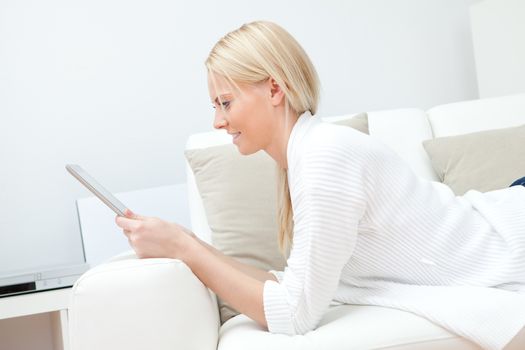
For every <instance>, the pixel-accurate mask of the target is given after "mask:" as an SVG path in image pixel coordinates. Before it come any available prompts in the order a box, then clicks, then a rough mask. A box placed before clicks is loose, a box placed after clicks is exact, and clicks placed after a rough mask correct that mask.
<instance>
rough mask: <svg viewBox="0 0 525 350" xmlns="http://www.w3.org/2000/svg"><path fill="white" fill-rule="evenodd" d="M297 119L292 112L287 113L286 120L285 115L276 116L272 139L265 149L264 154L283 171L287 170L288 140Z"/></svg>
mask: <svg viewBox="0 0 525 350" xmlns="http://www.w3.org/2000/svg"><path fill="white" fill-rule="evenodd" d="M298 119H299V115H298V114H297V113H296V112H294V111H293V110H290V111H289V112H288V118H286V114H285V113H283V114H281V115H280V116H276V118H275V133H274V134H273V139H272V141H271V142H270V144H269V145H268V146H267V147H266V148H265V152H266V153H268V155H269V156H270V157H272V158H273V159H274V160H275V161H276V162H277V164H278V165H279V167H281V168H282V169H285V170H287V169H288V155H287V150H288V140H289V139H290V134H291V133H292V129H293V127H294V125H295V123H297V120H298Z"/></svg>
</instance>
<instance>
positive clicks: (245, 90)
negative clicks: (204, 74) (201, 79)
mask: <svg viewBox="0 0 525 350" xmlns="http://www.w3.org/2000/svg"><path fill="white" fill-rule="evenodd" d="M237 85H238V87H239V89H240V91H239V90H237V89H236V88H235V87H234V86H232V85H231V84H230V83H229V82H228V80H227V79H226V78H224V77H223V76H220V75H218V74H214V73H209V74H208V91H209V94H210V98H211V101H212V104H213V107H214V108H215V119H214V122H213V126H214V128H216V129H225V130H226V131H227V132H228V134H231V135H232V140H233V143H234V144H235V145H237V148H238V150H239V152H240V153H241V154H244V155H248V154H252V153H255V152H257V151H259V150H265V149H267V148H268V145H269V144H270V143H271V142H272V139H273V137H274V131H275V124H274V123H275V118H272V116H273V113H272V112H273V104H272V102H273V96H272V85H271V80H270V79H268V80H265V81H263V82H260V83H257V84H255V85H253V84H240V83H237ZM221 102H222V106H221Z"/></svg>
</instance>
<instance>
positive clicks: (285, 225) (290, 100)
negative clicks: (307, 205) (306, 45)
mask: <svg viewBox="0 0 525 350" xmlns="http://www.w3.org/2000/svg"><path fill="white" fill-rule="evenodd" d="M205 65H206V68H207V69H208V73H215V74H218V75H220V76H223V77H225V78H226V79H227V80H228V81H229V82H230V83H231V84H233V85H234V86H237V84H236V82H238V83H244V84H256V83H259V82H261V81H264V80H266V79H268V78H273V79H274V80H275V81H276V83H277V84H278V85H279V87H280V88H281V89H282V91H283V92H284V95H285V107H286V108H285V110H286V113H288V106H289V107H290V108H291V109H292V110H293V111H294V112H296V113H297V114H298V115H301V114H302V113H303V112H305V111H310V113H311V114H312V115H314V114H315V113H316V112H317V106H318V103H319V88H320V84H319V78H318V76H317V72H316V70H315V68H314V66H313V64H312V62H311V61H310V59H309V57H308V55H307V54H306V52H305V51H304V50H303V48H302V47H301V45H299V43H298V42H297V41H296V40H295V39H294V38H293V37H292V36H291V35H290V33H288V32H287V31H286V30H285V29H283V28H282V27H280V26H279V25H277V24H275V23H272V22H268V21H255V22H251V23H246V24H243V25H242V26H241V27H240V28H238V29H236V30H234V31H232V32H230V33H228V34H226V35H225V36H224V37H222V38H221V39H220V40H219V41H218V42H217V43H216V44H215V46H214V47H213V48H212V50H211V52H210V54H209V55H208V58H207V59H206V61H205ZM221 105H222V103H221ZM286 117H287V119H288V116H286ZM287 173H288V172H287V170H286V169H282V168H280V167H278V172H277V200H278V202H277V219H278V220H277V222H278V225H279V235H278V244H279V249H280V250H281V252H282V253H283V254H285V251H286V249H288V248H290V245H291V243H292V239H293V210H292V203H291V199H290V189H289V186H288V176H287Z"/></svg>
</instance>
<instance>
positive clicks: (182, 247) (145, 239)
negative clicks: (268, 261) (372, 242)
mask: <svg viewBox="0 0 525 350" xmlns="http://www.w3.org/2000/svg"><path fill="white" fill-rule="evenodd" d="M125 215H126V217H121V216H117V217H116V218H115V221H116V223H117V225H118V226H119V227H121V228H122V229H123V231H124V233H125V234H126V236H127V237H128V240H129V242H130V244H131V246H132V247H133V249H134V250H135V252H136V253H137V256H138V257H139V258H155V257H169V258H174V259H180V260H182V261H183V262H184V263H186V265H188V267H189V268H190V269H191V270H192V271H193V273H194V274H195V275H196V276H197V277H198V278H199V279H200V280H201V281H202V282H203V283H204V284H205V285H206V286H207V287H208V288H210V289H211V290H212V291H214V292H215V293H216V294H217V295H218V296H219V297H220V298H221V299H222V300H224V301H226V302H227V303H228V304H229V305H231V306H232V307H233V308H235V309H236V310H237V311H239V312H241V313H243V314H245V315H246V316H248V317H250V318H252V319H253V320H255V321H256V322H258V323H260V324H261V325H262V326H263V327H266V328H267V323H266V318H265V315H264V306H263V287H264V283H265V281H267V280H271V281H272V282H274V283H276V282H275V281H276V278H275V277H274V275H273V274H271V273H269V272H266V271H263V270H260V269H257V268H255V267H251V266H248V265H245V264H243V263H241V262H239V261H237V260H235V259H234V258H232V257H228V256H226V255H224V254H223V253H221V252H220V251H218V250H217V249H215V248H213V247H212V246H210V245H208V244H207V243H205V242H203V241H201V240H200V239H199V238H198V237H197V236H195V234H193V232H191V231H190V230H188V229H187V228H185V227H183V226H180V225H178V224H176V223H171V222H167V221H164V220H161V219H159V218H155V217H145V216H141V215H137V214H134V213H133V212H131V211H130V210H129V209H126V212H125Z"/></svg>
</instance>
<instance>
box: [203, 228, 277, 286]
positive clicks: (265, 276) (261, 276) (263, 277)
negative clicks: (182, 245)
mask: <svg viewBox="0 0 525 350" xmlns="http://www.w3.org/2000/svg"><path fill="white" fill-rule="evenodd" d="M194 238H195V239H196V240H197V241H198V242H199V243H200V244H201V245H202V246H204V247H205V248H206V249H208V250H209V251H210V252H212V253H213V255H215V256H216V257H217V258H219V259H221V260H222V261H224V262H226V263H228V264H229V265H231V266H233V267H235V268H236V269H237V270H239V271H241V272H244V273H245V274H247V275H249V276H251V277H253V278H255V279H257V280H259V281H261V282H264V281H267V280H273V281H276V282H277V278H276V277H275V275H274V274H272V273H270V272H268V271H265V270H262V269H259V268H256V267H254V266H250V265H247V264H244V263H242V262H240V261H238V260H236V259H235V258H232V257H231V256H228V255H225V254H224V253H223V252H221V251H220V250H217V249H216V248H215V247H213V246H211V245H209V244H208V243H206V242H204V241H203V240H201V239H199V237H197V236H195V237H194Z"/></svg>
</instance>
